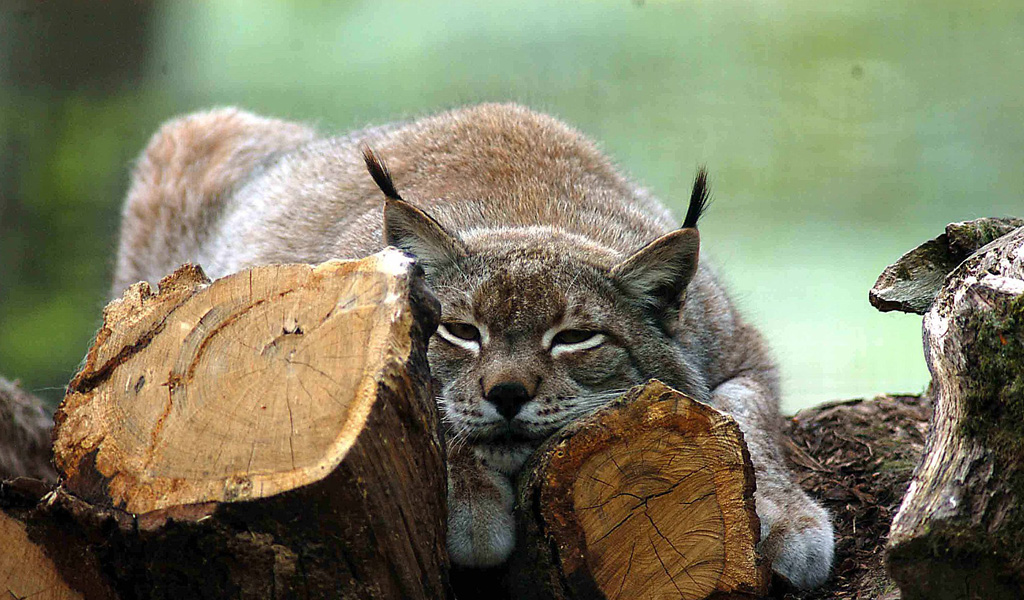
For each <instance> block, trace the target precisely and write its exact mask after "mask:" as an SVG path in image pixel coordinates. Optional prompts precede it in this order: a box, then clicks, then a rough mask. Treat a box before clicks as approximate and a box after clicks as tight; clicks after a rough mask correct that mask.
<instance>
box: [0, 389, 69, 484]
mask: <svg viewBox="0 0 1024 600" xmlns="http://www.w3.org/2000/svg"><path fill="white" fill-rule="evenodd" d="M51 427H53V419H52V418H51V417H50V411H48V410H47V409H46V408H45V405H44V403H43V401H42V400H40V399H39V398H36V397H35V396H33V395H31V394H28V393H26V392H25V391H23V390H22V389H21V388H20V387H18V385H17V384H16V383H13V382H10V381H8V380H6V379H4V378H3V377H0V479H13V478H15V477H33V478H36V479H42V480H44V481H47V482H50V483H53V482H55V481H56V479H57V474H56V472H55V471H54V470H53V464H52V461H51V455H52V452H51V443H50V428H51Z"/></svg>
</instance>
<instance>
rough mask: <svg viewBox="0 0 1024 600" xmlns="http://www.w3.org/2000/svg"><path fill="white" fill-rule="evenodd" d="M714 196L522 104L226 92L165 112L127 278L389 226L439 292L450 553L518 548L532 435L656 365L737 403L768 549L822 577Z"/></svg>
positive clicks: (346, 244)
mask: <svg viewBox="0 0 1024 600" xmlns="http://www.w3.org/2000/svg"><path fill="white" fill-rule="evenodd" d="M385 161H386V165H387V166H385ZM706 200H707V180H706V176H705V174H704V172H703V171H700V172H698V174H697V177H696V179H695V182H694V186H693V189H692V191H691V192H690V205H689V206H690V208H689V210H688V212H687V215H686V216H685V219H684V221H683V226H682V227H678V226H677V223H678V221H677V220H676V219H675V218H674V217H673V216H672V215H671V214H670V213H669V212H668V210H666V208H665V207H664V206H663V205H662V204H661V203H660V202H659V201H658V200H656V199H655V198H654V197H652V196H651V195H650V194H649V193H648V192H647V191H646V190H644V189H643V188H641V187H639V186H638V185H636V184H635V183H633V182H631V181H630V180H629V179H627V178H626V177H624V176H623V175H622V174H620V173H619V172H618V171H617V170H616V169H615V168H614V167H613V166H612V164H611V162H610V161H609V160H608V159H607V158H606V157H605V156H603V155H602V154H601V152H600V151H598V149H597V147H596V146H595V145H594V144H593V143H592V142H591V141H589V140H588V139H587V138H585V137H584V136H583V135H581V134H580V133H579V132H577V131H576V130H574V129H572V128H570V127H569V126H567V125H565V124H564V123H562V122H560V121H558V120H556V119H554V118H552V117H549V116H546V115H543V114H538V113H536V112H532V111H530V110H528V109H526V108H523V107H521V106H517V105H514V104H485V105H480V106H472V107H469V108H463V109H458V110H453V111H451V112H446V113H442V114H439V115H435V116H430V117H426V118H422V119H418V120H414V121H409V122H402V123H395V124H391V125H384V126H379V127H371V128H367V129H363V130H361V131H356V132H353V133H350V134H347V135H343V136H339V137H330V136H321V135H320V134H319V133H318V132H317V131H315V130H314V129H312V128H310V127H307V126H305V125H302V124H298V123H290V122H286V121H280V120H275V119H269V118H264V117H259V116H256V115H253V114H250V113H247V112H244V111H240V110H236V109H219V110H213V111H210V112H204V113H196V114H192V115H188V116H185V117H181V118H179V119H177V120H173V121H170V122H169V123H167V124H165V125H164V126H163V127H162V128H161V129H160V131H159V132H157V133H156V135H154V136H153V138H152V140H150V142H149V146H148V147H147V148H146V150H145V151H144V152H143V154H142V156H141V158H140V159H139V161H138V164H137V165H136V167H135V171H134V174H133V177H132V183H131V188H130V190H129V192H128V198H127V201H126V203H125V206H124V212H123V221H122V226H121V239H120V246H119V248H118V254H117V264H116V272H115V276H114V284H113V293H114V294H119V293H120V292H121V290H123V289H124V288H125V287H127V286H128V285H129V284H131V283H134V282H136V281H139V280H148V281H150V282H153V283H155V282H156V281H158V280H159V279H160V278H161V277H162V276H164V275H166V274H167V273H169V272H171V271H172V270H173V269H174V268H175V267H177V266H178V265H179V264H180V263H182V262H185V261H193V262H198V263H200V264H201V265H203V267H204V268H205V269H206V271H207V272H208V273H209V274H210V275H211V276H212V277H221V276H223V275H227V274H229V273H232V272H234V271H237V270H239V269H242V268H245V267H250V266H253V265H260V264H267V263H282V262H304V263H319V262H322V261H325V260H327V259H331V258H355V257H361V256H365V255H367V254H371V253H373V252H376V251H378V250H380V249H381V248H382V247H383V246H385V245H392V246H397V247H398V248H401V249H403V250H405V251H407V252H408V253H410V254H412V255H414V256H415V257H416V258H417V259H418V261H419V263H420V264H421V265H422V266H423V269H424V271H425V273H426V277H427V280H428V282H429V283H430V285H431V287H432V288H433V289H434V291H435V292H436V294H437V296H438V298H439V299H440V301H441V306H442V319H441V320H442V322H441V325H440V326H439V327H438V330H437V333H436V335H435V336H434V338H433V339H432V340H431V343H430V349H429V361H430V367H431V370H432V372H433V374H434V376H435V377H437V379H438V380H439V381H440V382H441V384H442V389H441V395H440V398H439V399H438V407H439V410H440V412H441V415H442V418H443V421H444V423H445V426H446V436H447V437H448V438H449V439H448V442H449V443H448V447H449V449H450V452H449V457H448V458H449V470H448V486H449V523H448V525H449V532H448V536H449V537H448V545H449V552H450V554H451V558H452V560H453V561H455V562H456V563H459V564H463V565H470V566H473V565H479V566H484V565H494V564H497V563H501V562H502V561H504V560H505V559H506V558H507V557H508V556H509V554H510V552H511V551H512V548H513V546H514V545H515V530H514V527H513V521H512V504H513V492H512V483H511V480H512V477H513V476H514V475H515V473H516V472H517V470H518V469H519V468H520V467H521V466H522V464H523V462H524V461H525V460H526V459H527V457H528V456H529V455H530V453H531V452H532V450H533V449H534V448H535V447H536V446H537V445H538V444H539V443H540V442H541V441H542V440H543V439H544V438H545V437H546V436H548V435H549V434H551V433H552V432H554V431H555V430H557V429H558V428H560V427H562V426H563V425H565V424H566V423H569V422H570V421H573V420H574V419H579V418H580V417H581V416H583V415H586V414H589V413H591V412H592V411H594V410H596V409H597V408H599V407H601V406H602V405H603V404H604V403H606V402H607V401H608V400H610V399H612V398H614V397H616V396H618V395H619V394H620V393H622V392H623V391H625V390H626V389H628V388H629V387H630V386H632V385H634V384H638V383H643V382H645V381H647V380H648V379H650V378H652V377H657V378H658V379H661V380H662V381H664V382H665V383H667V384H669V385H671V386H673V387H675V388H676V389H678V390H680V391H682V392H684V393H686V394H688V395H689V396H691V397H693V398H695V399H697V400H701V401H704V402H708V403H710V404H711V405H713V406H715V407H717V408H719V409H721V410H724V411H726V412H728V413H730V414H731V415H732V416H733V417H735V419H736V420H737V421H738V423H739V425H740V427H741V428H742V430H743V432H744V434H745V436H746V440H747V443H748V445H749V448H750V453H751V457H752V459H753V463H754V468H755V472H756V476H757V493H756V496H755V499H756V508H757V513H758V515H759V516H760V519H761V539H762V541H761V547H760V549H761V551H762V552H763V553H764V555H765V556H767V557H768V558H769V560H771V563H772V566H773V568H774V570H775V571H776V572H777V573H778V574H779V575H781V576H782V577H784V578H785V579H787V580H789V581H790V582H791V583H793V584H794V585H796V586H799V587H804V588H808V587H814V586H817V585H819V584H821V583H822V582H824V581H825V579H826V578H827V577H828V575H829V571H830V569H831V564H832V555H833V534H832V525H831V522H830V520H829V515H828V514H827V513H826V512H825V510H824V509H823V508H822V507H821V506H819V505H818V504H817V503H816V502H814V501H813V500H812V499H811V498H809V497H808V496H807V495H806V494H804V492H803V491H801V490H800V488H798V487H797V486H796V485H795V484H794V483H793V481H792V480H791V478H790V475H789V473H788V472H787V470H786V468H785V466H784V465H783V461H782V452H781V450H780V446H779V442H778V436H779V432H778V429H777V427H778V425H777V416H778V404H779V382H778V375H777V372H776V367H775V364H774V363H773V361H772V359H771V357H770V355H769V353H768V351H767V350H766V347H765V343H764V341H763V340H762V338H761V336H760V334H758V332H757V331H755V330H754V329H753V328H752V327H751V326H750V325H748V324H747V323H746V322H745V321H744V320H743V318H742V317H741V316H740V315H739V314H738V313H737V312H736V310H735V309H734V307H733V305H732V303H731V302H730V300H729V298H728V296H727V295H726V293H725V291H724V289H723V288H722V286H721V285H720V284H719V282H718V281H717V279H716V277H715V274H714V272H713V270H712V269H711V268H710V267H709V266H708V265H707V262H706V261H703V260H699V259H698V255H699V248H700V235H699V234H698V232H697V220H698V217H699V216H700V213H701V211H702V209H703V208H704V206H705V204H706Z"/></svg>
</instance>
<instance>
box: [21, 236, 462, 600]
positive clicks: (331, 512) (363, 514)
mask: <svg viewBox="0 0 1024 600" xmlns="http://www.w3.org/2000/svg"><path fill="white" fill-rule="evenodd" d="M438 308H439V307H438V305H437V302H436V300H435V299H434V298H433V296H432V295H430V293H429V292H428V291H427V290H426V289H425V288H424V286H423V284H422V281H421V279H420V272H419V269H418V267H416V266H414V264H413V263H412V261H411V260H410V259H408V258H407V257H405V256H404V255H402V254H401V253H399V252H397V251H393V250H385V251H384V252H382V253H380V254H377V255H375V256H372V257H369V258H367V259H364V260H361V261H353V262H340V261H331V262H328V263H324V264H322V265H319V266H316V267H309V266H304V265H283V266H268V267H258V268H253V269H250V270H247V271H243V272H241V273H239V274H236V275H232V276H229V277H226V278H224V279H221V280H218V281H216V282H214V283H212V284H210V283H209V282H208V280H207V279H206V278H205V276H204V275H203V274H202V272H201V271H200V270H199V269H198V268H197V267H194V266H185V267H182V268H181V269H179V270H178V271H176V272H175V273H174V274H173V275H171V276H169V277H167V278H165V279H164V280H163V281H162V282H161V283H160V291H159V293H157V294H155V295H153V294H152V293H151V292H150V291H149V286H148V285H147V284H137V285H134V286H132V287H131V288H129V290H128V291H126V292H125V294H124V297H123V298H122V299H121V300H119V301H115V302H113V303H111V305H109V306H108V307H107V309H106V310H105V312H104V325H103V327H102V329H101V330H100V332H99V334H98V335H97V339H96V342H95V344H94V346H93V347H92V349H91V350H90V351H89V354H88V356H87V360H86V363H85V366H84V368H83V369H82V371H81V372H80V373H79V374H78V375H77V376H76V377H75V379H74V380H73V381H72V383H71V385H70V389H69V394H68V396H67V397H66V398H65V400H64V402H63V403H62V404H61V406H60V408H59V410H58V412H57V417H56V432H55V446H54V450H55V460H56V464H57V466H58V470H59V472H60V475H61V478H62V482H63V486H64V489H60V490H58V491H57V493H55V494H51V495H50V496H48V497H47V498H46V499H44V501H43V502H42V503H41V504H40V505H39V507H37V508H36V509H34V510H33V511H32V512H31V513H29V514H28V515H27V516H26V517H24V522H26V523H27V531H28V535H29V537H30V538H32V539H33V540H35V541H36V542H37V543H41V545H42V547H43V548H44V549H45V550H46V552H47V554H48V556H49V557H50V558H51V560H52V561H53V563H54V564H55V565H56V567H57V569H58V571H60V572H61V573H62V574H63V575H64V579H65V581H68V582H71V583H72V586H73V587H75V585H74V584H75V582H76V581H80V580H81V572H82V571H83V570H84V571H87V572H89V573H91V576H92V577H93V579H95V582H94V583H96V585H94V586H93V588H92V589H91V590H90V594H89V596H90V597H119V598H129V597H147V598H185V597H189V598H237V597H242V598H270V597H278V598H298V597H302V598H338V597H341V598H360V599H362V598H371V599H377V598H446V597H449V596H450V592H449V589H448V584H447V569H448V565H447V553H446V551H445V543H444V519H445V517H444V515H445V514H446V513H445V488H446V483H445V476H444V473H445V467H444V462H443V457H442V453H441V447H440V443H439V439H438V420H437V412H436V408H435V405H434V400H433V394H432V392H431V387H430V379H429V373H428V371H427V369H426V357H425V351H426V344H427V340H428V338H429V336H430V335H431V334H432V332H433V330H434V328H435V327H436V322H437V318H438V315H439V310H438ZM65 490H66V491H65ZM82 557H85V558H86V559H87V560H84V561H83V560H80V559H81V558H82ZM76 577H77V579H76Z"/></svg>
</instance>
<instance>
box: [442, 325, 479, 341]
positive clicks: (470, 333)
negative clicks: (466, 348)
mask: <svg viewBox="0 0 1024 600" xmlns="http://www.w3.org/2000/svg"><path fill="white" fill-rule="evenodd" d="M441 328H444V330H445V331H446V332H447V333H449V334H450V335H451V336H452V337H456V338H458V339H460V340H465V341H467V342H479V341H480V330H479V329H477V328H476V326H474V325H470V324H469V323H442V324H441V325H440V327H438V329H441Z"/></svg>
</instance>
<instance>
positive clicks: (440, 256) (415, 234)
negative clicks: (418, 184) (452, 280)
mask: <svg viewBox="0 0 1024 600" xmlns="http://www.w3.org/2000/svg"><path fill="white" fill-rule="evenodd" d="M363 160H364V161H366V170H367V171H369V172H370V176H371V177H373V181H374V182H375V183H376V184H377V187H379V188H380V191H381V192H383V193H384V197H385V198H387V200H386V201H385V204H384V243H385V244H386V245H388V246H394V247H396V248H400V249H402V250H405V251H406V252H408V253H409V254H412V255H413V256H415V257H416V258H417V259H418V260H419V262H420V264H421V265H422V266H423V269H424V270H426V271H429V270H430V269H431V268H436V267H437V266H439V265H441V264H444V263H448V262H451V261H453V260H455V259H456V258H458V257H460V256H465V255H466V250H465V247H464V246H463V245H462V242H461V241H459V239H458V238H456V237H455V236H453V235H452V234H450V233H448V232H447V231H446V230H445V228H444V227H442V226H441V224H440V223H438V222H437V221H436V220H434V218H433V217H431V216H430V215H428V214H427V213H425V212H423V211H422V210H420V209H418V208H416V207H415V206H413V205H411V204H409V203H408V202H406V201H405V200H402V197H401V196H399V195H398V190H396V189H395V184H394V182H393V181H392V180H391V171H389V170H388V166H387V164H386V163H385V162H384V161H383V160H381V158H380V157H379V156H377V153H376V152H374V151H373V149H372V148H370V147H369V146H363Z"/></svg>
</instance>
